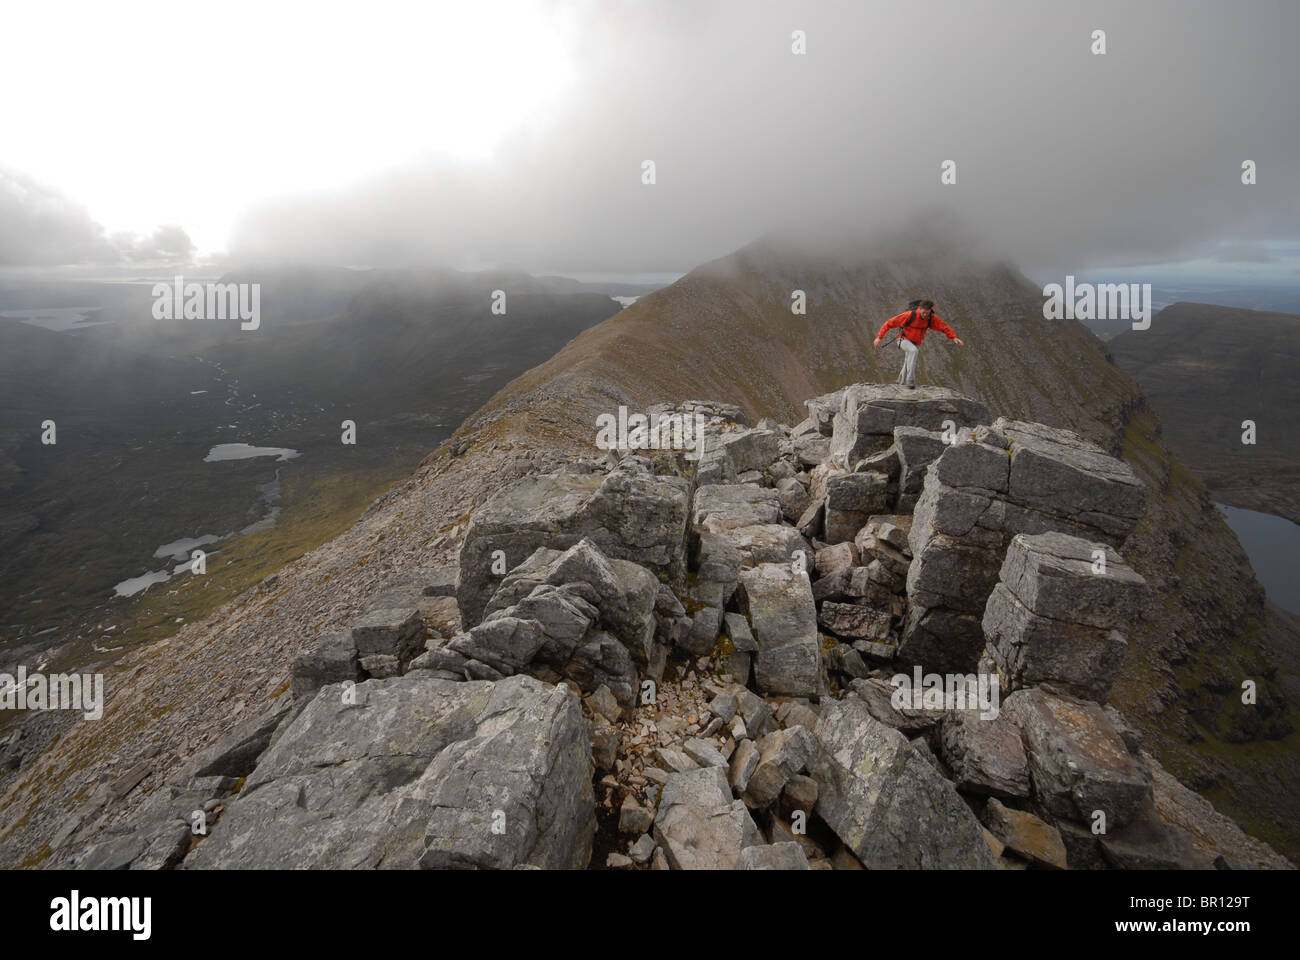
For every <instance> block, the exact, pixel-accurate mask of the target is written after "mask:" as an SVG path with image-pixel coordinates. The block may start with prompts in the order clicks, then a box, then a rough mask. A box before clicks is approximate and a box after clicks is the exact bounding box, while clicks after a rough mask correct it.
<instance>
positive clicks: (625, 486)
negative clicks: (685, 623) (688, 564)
mask: <svg viewBox="0 0 1300 960" xmlns="http://www.w3.org/2000/svg"><path fill="white" fill-rule="evenodd" d="M689 499H690V497H689V485H688V484H687V482H686V481H685V480H684V479H682V478H681V477H675V476H659V475H655V474H652V473H649V472H648V471H645V470H644V468H642V469H641V470H637V469H635V468H634V465H633V464H629V467H628V469H620V470H614V471H612V472H611V473H609V474H607V475H599V474H592V473H574V474H568V473H556V474H541V475H536V476H529V477H525V478H523V479H522V480H520V481H519V482H518V483H516V484H514V485H512V486H510V487H508V488H507V489H505V490H503V491H501V493H499V494H497V496H495V497H493V498H492V499H490V500H489V501H488V502H487V503H485V504H483V506H481V507H480V508H479V509H478V510H476V511H475V512H474V514H473V516H472V517H471V518H470V523H469V528H468V529H467V530H466V533H465V540H464V543H463V545H462V547H461V552H460V579H459V582H458V585H457V589H456V598H457V601H458V603H459V606H460V615H461V617H462V618H463V621H464V623H465V625H466V626H473V625H475V624H477V623H478V622H479V620H480V619H481V618H482V616H483V608H484V607H485V606H486V605H487V602H488V600H489V599H490V598H491V596H492V594H493V593H495V592H496V589H497V587H498V586H499V585H500V582H501V580H500V578H501V577H502V576H504V575H505V573H506V572H507V571H508V570H511V569H513V568H515V567H516V566H518V565H519V564H520V563H521V562H522V561H524V560H525V559H526V558H527V557H529V556H530V555H531V554H532V553H533V552H534V551H535V550H537V549H538V548H539V547H546V548H549V549H552V550H565V549H568V548H569V547H571V546H573V545H574V544H575V543H577V542H578V541H579V540H581V539H583V538H584V537H590V538H591V539H592V540H593V541H594V542H595V544H596V545H597V546H598V547H600V549H601V550H602V551H603V552H604V553H605V554H606V555H607V556H609V557H613V558H616V559H620V560H631V561H634V562H636V563H639V564H641V565H643V566H645V567H647V568H648V569H650V570H651V571H652V572H654V573H663V574H665V575H666V576H668V577H669V578H670V579H675V578H680V576H681V574H682V572H683V568H684V561H685V549H686V521H687V507H688V503H689Z"/></svg>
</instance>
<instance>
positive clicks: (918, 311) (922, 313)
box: [871, 300, 966, 390]
mask: <svg viewBox="0 0 1300 960" xmlns="http://www.w3.org/2000/svg"><path fill="white" fill-rule="evenodd" d="M895 327H902V328H903V329H902V330H901V331H899V335H898V345H899V347H901V348H902V350H903V369H902V370H900V371H899V372H898V382H899V383H901V384H902V385H903V386H905V387H907V389H909V390H915V389H916V353H917V350H918V349H919V348H920V346H921V341H922V340H924V339H925V334H926V331H927V330H938V331H939V332H940V333H943V334H946V335H947V337H948V339H949V340H955V341H956V342H957V345H958V346H963V347H964V346H965V345H966V344H965V342H964V341H963V340H962V338H961V337H959V336H957V334H956V332H955V331H954V330H953V328H952V327H950V326H948V324H946V323H944V322H943V321H942V320H940V319H939V318H938V317H937V316H935V313H934V301H933V300H913V301H912V302H911V303H910V304H908V309H907V310H905V311H903V312H902V313H900V314H899V315H898V316H896V317H890V318H889V319H888V320H886V321H885V323H884V326H882V327H881V328H880V332H879V333H878V334H876V339H875V340H874V341H873V342H872V344H871V345H872V346H873V347H879V346H880V341H881V340H882V339H884V336H885V333H886V332H887V331H889V330H893V329H894V328H895Z"/></svg>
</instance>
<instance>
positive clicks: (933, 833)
mask: <svg viewBox="0 0 1300 960" xmlns="http://www.w3.org/2000/svg"><path fill="white" fill-rule="evenodd" d="M664 409H666V410H685V411H691V410H698V411H701V412H702V415H704V416H705V419H706V423H707V427H706V432H705V435H704V441H703V443H702V447H701V448H702V450H703V452H704V456H703V457H702V459H701V461H700V462H699V464H698V465H697V466H695V467H694V468H692V466H691V465H690V462H689V461H686V460H683V459H682V458H677V457H674V456H671V455H669V456H655V457H650V458H646V457H641V456H638V455H627V456H623V457H619V456H617V455H614V454H611V455H610V456H608V457H607V458H606V459H605V460H604V461H582V460H575V461H573V462H571V463H569V464H568V465H566V466H564V467H563V468H562V469H558V470H556V469H551V470H548V471H547V472H545V473H536V474H532V475H529V476H526V477H524V478H522V479H521V480H519V481H518V482H516V483H514V484H512V485H510V486H507V487H505V488H504V489H503V490H502V491H501V492H500V493H499V494H498V495H497V496H496V497H494V498H492V499H490V500H488V501H487V502H485V503H484V504H483V505H482V506H481V507H480V508H479V509H478V510H477V511H474V513H473V515H472V516H471V517H470V518H469V522H468V529H467V531H466V534H465V541H464V544H463V546H462V548H461V551H460V558H461V564H460V567H459V572H458V573H457V572H456V571H455V570H454V569H453V568H448V567H446V566H440V567H437V568H434V567H429V568H414V569H411V570H406V571H403V572H402V573H401V574H400V575H396V576H393V577H391V578H390V579H388V580H387V581H386V582H385V583H384V584H382V586H381V587H380V589H378V590H377V591H375V593H374V595H373V596H371V597H369V598H368V599H367V601H366V602H365V604H364V605H363V606H364V609H363V610H362V611H361V613H360V614H359V615H358V616H357V617H356V619H355V621H354V622H353V623H351V624H350V625H349V627H348V629H346V630H343V631H341V632H330V633H326V634H323V635H322V636H321V638H320V640H319V641H318V643H317V644H316V646H315V647H314V648H311V649H308V650H307V651H306V652H304V653H302V654H300V655H299V656H298V657H297V658H296V659H295V661H294V664H293V671H292V684H291V694H290V696H288V697H286V698H284V700H283V701H282V702H281V703H280V704H279V705H278V706H277V708H276V709H275V710H274V711H272V712H270V713H267V714H265V715H262V716H259V717H257V718H254V719H253V720H250V721H248V722H246V723H245V724H243V725H241V726H240V727H239V728H238V729H236V730H234V731H232V732H231V734H230V735H229V736H228V737H227V738H226V739H224V740H222V741H221V742H220V743H218V744H216V745H214V746H213V747H212V748H211V749H210V750H208V751H205V752H204V753H203V754H201V755H199V756H197V757H196V758H195V761H194V764H193V765H191V766H189V767H187V768H186V770H185V771H184V775H183V777H181V778H179V779H177V780H176V781H174V782H172V783H170V784H168V789H167V790H166V792H165V793H164V792H158V793H157V794H156V799H152V800H151V802H150V804H149V806H148V807H147V816H144V817H142V818H140V819H139V820H137V821H136V822H135V823H133V824H132V825H131V827H130V829H126V830H123V829H122V828H121V827H120V826H115V827H114V831H113V832H111V833H110V832H107V831H106V830H105V831H100V832H99V833H98V834H95V835H94V836H93V842H89V843H82V844H81V845H80V846H79V847H78V852H77V853H76V854H74V855H73V856H72V857H71V858H70V862H71V864H72V865H77V866H83V867H128V866H129V867H133V868H144V867H148V868H174V867H177V866H182V867H185V868H203V867H232V866H233V867H272V866H276V867H285V866H289V867H298V866H300V867H326V866H344V867H426V868H429V867H434V868H437V867H495V868H507V867H515V866H536V867H544V868H585V867H588V866H596V867H601V866H603V867H607V868H611V869H626V870H635V869H800V870H802V869H813V870H820V869H861V868H862V867H863V866H866V867H868V868H872V869H890V868H923V869H989V868H995V867H996V868H1002V869H1023V868H1035V869H1039V868H1043V869H1046V868H1050V869H1060V868H1062V867H1068V868H1071V869H1079V868H1136V867H1149V866H1164V867H1170V866H1173V867H1189V866H1198V865H1202V866H1203V865H1205V864H1206V863H1207V862H1209V861H1208V860H1207V849H1209V848H1212V847H1213V846H1214V845H1215V844H1218V845H1219V848H1223V847H1229V848H1233V849H1235V848H1236V847H1240V846H1241V843H1240V842H1239V841H1238V840H1237V838H1236V835H1233V834H1232V833H1231V832H1230V830H1229V829H1227V828H1223V827H1221V825H1215V826H1214V828H1213V830H1212V831H1211V832H1210V833H1209V834H1206V833H1204V832H1203V831H1202V829H1201V825H1202V824H1204V823H1205V822H1206V817H1205V816H1204V815H1203V813H1202V812H1201V811H1199V810H1197V809H1196V808H1195V805H1194V804H1193V803H1191V802H1189V801H1188V800H1187V798H1186V797H1185V796H1183V795H1182V794H1180V793H1179V792H1178V791H1179V789H1181V788H1180V785H1178V784H1177V782H1176V781H1173V780H1172V778H1171V777H1169V775H1168V774H1167V773H1165V772H1164V771H1163V770H1162V769H1160V767H1159V764H1158V763H1156V762H1155V761H1154V759H1153V758H1151V757H1150V756H1149V755H1148V754H1144V753H1143V752H1142V742H1141V738H1140V737H1138V736H1137V734H1136V733H1135V732H1134V731H1133V730H1132V728H1131V727H1130V726H1129V725H1128V723H1127V722H1126V721H1125V720H1124V718H1123V717H1122V716H1121V715H1120V714H1119V712H1118V711H1116V710H1115V709H1114V708H1110V707H1105V706H1103V705H1104V703H1105V699H1106V694H1107V691H1108V690H1109V687H1110V684H1111V682H1112V681H1113V679H1114V676H1115V674H1116V672H1117V671H1118V670H1119V669H1120V668H1121V667H1120V664H1121V660H1122V656H1123V653H1124V650H1125V635H1126V632H1127V631H1128V630H1129V629H1131V626H1132V624H1133V622H1134V620H1135V619H1136V618H1137V616H1138V615H1139V610H1140V604H1141V601H1142V598H1143V595H1144V592H1145V590H1146V585H1145V583H1144V582H1143V580H1142V578H1141V577H1139V576H1137V574H1135V573H1134V572H1133V571H1132V570H1131V569H1130V568H1129V567H1128V566H1127V564H1125V562H1124V561H1123V559H1122V557H1121V556H1120V554H1119V552H1118V550H1117V547H1118V546H1119V545H1120V544H1122V542H1123V538H1124V537H1125V536H1126V535H1127V532H1128V531H1129V530H1131V529H1132V528H1133V525H1134V524H1135V523H1136V522H1137V520H1138V518H1139V517H1140V516H1141V508H1142V503H1143V500H1142V491H1141V488H1140V485H1137V484H1136V481H1135V480H1134V479H1133V477H1132V475H1131V473H1129V472H1128V471H1127V468H1126V467H1124V465H1123V464H1121V463H1119V462H1118V461H1115V460H1113V459H1112V458H1110V457H1108V456H1106V455H1105V454H1104V453H1102V452H1101V451H1099V450H1098V449H1096V448H1094V447H1092V446H1091V445H1090V444H1087V443H1085V442H1084V441H1082V440H1080V439H1079V438H1077V437H1074V436H1073V435H1071V434H1066V433H1064V432H1063V431H1055V430H1050V429H1049V428H1046V427H1042V426H1041V425H1037V424H1023V423H1011V422H1008V421H1005V420H995V421H994V422H993V423H992V424H988V423H987V421H988V419H989V417H988V414H987V411H985V410H984V408H983V406H982V405H980V404H978V403H976V402H975V401H972V400H969V399H968V398H964V397H960V396H959V395H956V394H953V393H952V392H951V391H938V390H931V389H921V390H917V391H903V390H900V389H897V388H892V387H881V386H872V385H859V386H857V387H853V388H846V389H845V390H843V391H839V392H837V393H836V394H833V395H830V396H828V397H823V398H819V399H818V400H816V401H812V402H810V404H809V410H810V412H811V413H812V416H810V418H809V419H808V420H807V421H805V422H804V423H802V424H800V425H798V426H796V427H794V428H787V427H784V426H782V425H781V424H779V423H775V422H772V421H764V422H763V423H760V425H759V426H758V427H750V426H749V425H748V424H747V423H746V422H744V421H743V419H742V418H741V417H740V415H739V411H737V410H732V409H727V408H726V406H725V405H718V404H706V403H700V402H692V403H691V404H686V405H680V406H678V407H671V408H669V407H665V408H664ZM818 444H823V445H824V446H825V448H826V449H825V450H824V451H819V449H818ZM661 453H662V451H661ZM702 478H707V479H708V480H710V481H714V482H701V480H702ZM918 490H919V491H920V493H919V500H917V501H916V512H915V514H914V515H913V514H911V513H909V512H908V507H909V506H910V505H911V503H912V498H916V497H917V491H918ZM453 583H454V584H456V596H455V597H453V596H450V595H449V593H450V591H451V585H452V584H453ZM914 667H915V668H923V669H915V670H910V669H909V668H914ZM903 681H906V682H903ZM147 773H148V771H147V768H146V769H145V770H144V771H143V773H139V775H137V774H138V771H134V770H133V771H128V772H127V775H126V776H125V777H124V778H123V781H122V782H123V789H124V790H128V791H129V790H130V789H133V788H134V787H135V786H136V785H137V784H138V783H139V782H140V780H141V779H142V778H143V777H144V776H147ZM601 808H603V810H604V811H605V815H604V816H603V817H602V818H601V821H600V822H601V823H605V824H608V825H609V827H608V829H609V831H610V836H608V837H606V838H605V841H604V846H605V848H606V850H607V851H608V852H607V853H605V854H604V858H603V859H602V860H601V862H599V863H594V864H593V863H591V862H590V859H591V852H592V850H593V849H594V848H595V845H594V841H593V834H594V833H595V831H596V823H597V818H596V815H595V814H596V811H597V809H601ZM196 810H197V811H199V812H200V813H202V814H203V815H204V816H205V817H207V820H206V832H205V833H203V834H202V835H198V839H194V837H195V836H196V835H194V834H192V833H191V831H190V826H189V822H188V820H187V817H189V816H190V815H191V814H192V813H193V812H194V811H196ZM1192 825H1194V826H1195V827H1196V828H1197V829H1196V830H1195V831H1194V830H1193V829H1191V826H1192ZM73 829H77V828H76V827H74V828H73ZM84 834H85V835H86V836H87V837H88V838H89V837H90V836H91V831H84ZM1207 836H1209V837H1212V838H1213V839H1207ZM1217 855H1222V854H1221V852H1220V853H1219V854H1217ZM1270 855H1271V852H1270V851H1267V850H1266V849H1263V850H1261V849H1259V848H1252V849H1251V850H1250V851H1249V853H1248V854H1247V855H1243V862H1246V860H1249V861H1250V862H1263V861H1265V860H1267V857H1268V856H1270Z"/></svg>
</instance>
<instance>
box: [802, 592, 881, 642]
mask: <svg viewBox="0 0 1300 960" xmlns="http://www.w3.org/2000/svg"><path fill="white" fill-rule="evenodd" d="M890 620H891V617H890V615H889V612H888V611H886V610H878V609H876V608H875V607H867V606H862V605H860V604H856V603H835V602H833V601H831V600H827V601H825V602H824V603H822V608H821V611H820V612H819V613H818V614H817V622H818V623H820V624H821V625H822V626H823V627H825V628H826V629H827V630H829V631H830V632H831V633H833V634H835V635H836V636H840V637H849V638H852V639H855V640H876V641H880V640H885V639H887V638H888V637H889V624H890Z"/></svg>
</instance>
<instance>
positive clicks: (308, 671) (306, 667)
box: [289, 631, 360, 701]
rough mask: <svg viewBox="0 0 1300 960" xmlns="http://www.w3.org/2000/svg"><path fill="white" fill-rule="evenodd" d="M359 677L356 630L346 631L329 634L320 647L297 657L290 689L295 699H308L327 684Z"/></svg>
mask: <svg viewBox="0 0 1300 960" xmlns="http://www.w3.org/2000/svg"><path fill="white" fill-rule="evenodd" d="M358 679H360V673H359V672H358V669H357V647H356V644H355V643H353V642H352V633H351V632H350V631H344V632H339V633H332V634H327V635H326V636H324V637H322V638H321V639H320V641H319V642H318V643H317V644H316V646H314V647H312V648H311V649H310V650H306V651H304V652H302V653H300V654H298V656H297V657H295V658H294V661H293V667H292V668H291V669H290V671H289V688H290V689H291V690H292V691H293V696H294V699H295V700H299V701H306V700H310V699H311V698H312V697H314V696H315V695H316V691H318V690H319V689H320V688H321V687H323V686H325V685H326V684H330V683H342V682H343V681H344V680H353V681H356V680H358Z"/></svg>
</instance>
